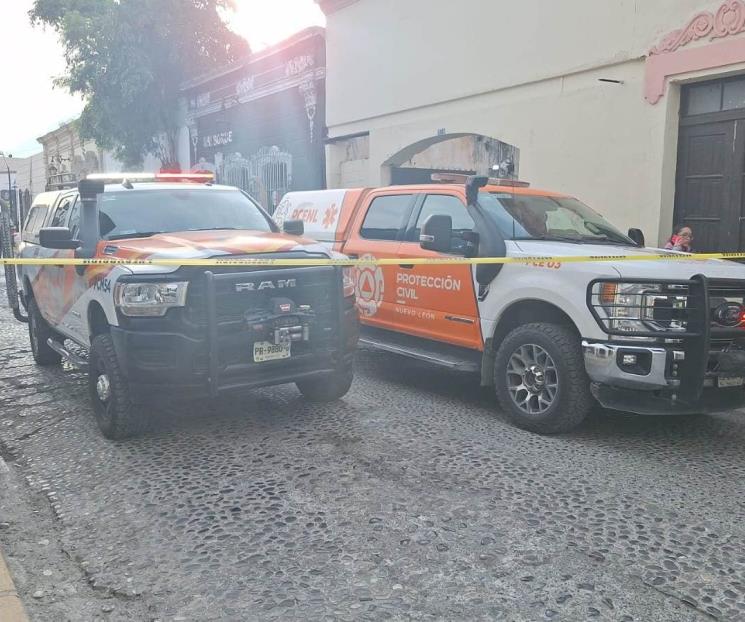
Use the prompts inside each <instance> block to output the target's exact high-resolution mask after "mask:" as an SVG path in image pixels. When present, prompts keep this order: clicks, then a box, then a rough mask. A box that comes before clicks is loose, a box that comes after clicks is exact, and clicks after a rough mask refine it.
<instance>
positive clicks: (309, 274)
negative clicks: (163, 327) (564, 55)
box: [184, 266, 341, 373]
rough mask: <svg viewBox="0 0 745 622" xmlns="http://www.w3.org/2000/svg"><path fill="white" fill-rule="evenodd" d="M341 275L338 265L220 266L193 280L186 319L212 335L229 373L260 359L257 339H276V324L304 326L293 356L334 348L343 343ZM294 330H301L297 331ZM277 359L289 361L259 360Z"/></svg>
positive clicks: (218, 356)
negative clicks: (255, 354) (255, 347)
mask: <svg viewBox="0 0 745 622" xmlns="http://www.w3.org/2000/svg"><path fill="white" fill-rule="evenodd" d="M210 278H211V281H212V285H211V286H210V285H209V281H210ZM340 278H341V277H340V275H339V272H338V270H337V269H336V268H334V267H328V266H321V267H307V268H305V267H303V268H291V269H281V268H278V269H266V268H261V269H259V270H241V269H240V268H235V267H232V268H225V269H220V268H216V269H213V270H211V271H209V272H207V273H202V274H201V275H200V276H198V277H195V278H193V279H191V280H190V282H189V290H188V294H187V301H186V308H185V309H184V321H185V322H186V323H188V324H190V325H192V327H193V328H194V329H195V331H196V332H198V333H200V334H203V335H205V336H207V338H208V341H209V342H210V343H212V344H213V346H211V347H214V354H215V355H216V359H217V365H218V366H219V367H220V368H221V369H222V370H223V373H229V372H228V371H227V370H229V368H230V367H231V366H245V365H254V364H255V363H254V361H253V344H254V343H256V342H264V341H269V342H270V343H272V342H273V341H274V339H275V330H282V329H286V328H287V327H293V326H297V325H301V326H303V327H304V331H301V333H300V337H301V339H300V340H298V341H293V342H292V343H291V358H293V359H296V358H297V357H302V356H303V355H311V354H314V353H323V352H328V351H331V350H335V349H336V348H337V346H338V339H339V312H340V309H339V308H338V305H339V302H337V301H339V300H340V294H341V293H340V291H339V288H340ZM210 287H212V288H213V291H214V300H212V301H211V300H210V295H209V290H210ZM211 302H212V303H214V320H215V326H214V327H213V326H212V325H211V322H210V311H209V306H210V304H211ZM288 330H289V329H288ZM292 334H295V335H296V336H297V335H298V333H297V331H292ZM275 364H276V365H282V364H283V362H282V361H276V362H268V363H258V365H261V366H262V369H266V368H268V367H269V366H272V365H275Z"/></svg>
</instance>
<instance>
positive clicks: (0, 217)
mask: <svg viewBox="0 0 745 622" xmlns="http://www.w3.org/2000/svg"><path fill="white" fill-rule="evenodd" d="M12 230H13V228H12V220H11V218H10V214H8V212H6V211H0V255H1V256H2V257H3V258H5V259H11V258H12V257H13V233H12ZM5 292H6V294H7V295H8V305H9V306H10V308H11V309H18V307H19V304H20V303H19V299H18V277H17V274H16V267H15V266H5Z"/></svg>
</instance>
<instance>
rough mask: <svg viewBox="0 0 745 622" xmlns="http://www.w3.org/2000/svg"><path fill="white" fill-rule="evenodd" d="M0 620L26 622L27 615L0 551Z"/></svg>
mask: <svg viewBox="0 0 745 622" xmlns="http://www.w3.org/2000/svg"><path fill="white" fill-rule="evenodd" d="M0 620H2V622H28V616H26V611H25V609H24V608H23V603H21V599H20V598H18V594H17V593H16V588H15V585H13V579H12V578H11V576H10V571H9V570H8V566H7V564H6V563H5V559H4V558H3V556H2V553H0Z"/></svg>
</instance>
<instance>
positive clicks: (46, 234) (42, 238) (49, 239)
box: [39, 227, 80, 250]
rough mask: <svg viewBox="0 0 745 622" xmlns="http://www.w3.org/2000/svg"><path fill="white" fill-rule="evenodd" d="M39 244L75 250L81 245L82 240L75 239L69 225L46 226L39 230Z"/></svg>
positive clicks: (45, 246)
mask: <svg viewBox="0 0 745 622" xmlns="http://www.w3.org/2000/svg"><path fill="white" fill-rule="evenodd" d="M39 244H41V245H42V246H43V247H44V248H54V249H70V250H74V249H76V248H79V247H80V240H73V239H72V232H71V231H70V230H69V229H68V228H67V227H45V228H44V229H41V230H40V231H39Z"/></svg>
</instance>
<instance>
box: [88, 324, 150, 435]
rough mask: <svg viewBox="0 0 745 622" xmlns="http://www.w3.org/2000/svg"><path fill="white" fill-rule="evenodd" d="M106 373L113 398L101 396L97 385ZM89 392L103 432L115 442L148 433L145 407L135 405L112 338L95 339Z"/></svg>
mask: <svg viewBox="0 0 745 622" xmlns="http://www.w3.org/2000/svg"><path fill="white" fill-rule="evenodd" d="M102 374H105V375H106V377H107V378H108V382H109V387H110V397H109V398H108V399H107V400H105V401H104V400H102V399H101V398H100V397H99V393H98V389H97V383H98V380H99V376H101V375H102ZM88 391H89V393H90V398H91V403H92V404H93V412H94V414H95V416H96V422H97V423H98V427H99V428H100V429H101V433H102V434H103V435H104V436H105V437H106V438H108V439H111V440H115V441H118V440H123V439H126V438H130V437H132V436H137V435H138V434H141V433H142V432H144V431H145V429H146V427H147V425H146V424H147V419H146V417H145V415H144V413H143V412H142V411H141V410H140V409H141V406H138V405H136V404H133V403H132V399H131V397H130V395H131V393H130V387H129V383H128V382H127V379H126V377H125V376H124V373H123V372H122V369H121V367H120V366H119V359H118V358H117V356H116V351H115V350H114V342H113V341H112V339H111V336H110V335H106V334H103V335H97V336H96V337H94V338H93V343H92V344H91V351H90V355H89V369H88Z"/></svg>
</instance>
